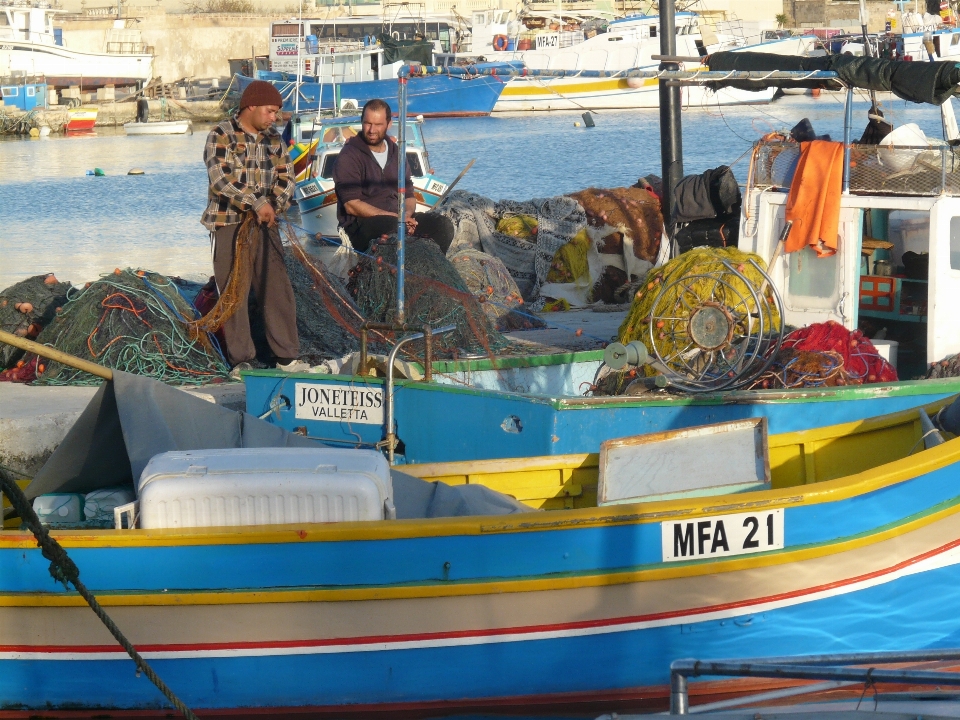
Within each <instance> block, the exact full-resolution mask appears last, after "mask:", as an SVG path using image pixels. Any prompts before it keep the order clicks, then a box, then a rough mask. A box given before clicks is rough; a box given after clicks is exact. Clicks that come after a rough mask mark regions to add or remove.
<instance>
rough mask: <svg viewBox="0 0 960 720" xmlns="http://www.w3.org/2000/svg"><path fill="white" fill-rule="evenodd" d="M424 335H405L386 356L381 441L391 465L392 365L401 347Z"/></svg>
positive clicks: (393, 438) (445, 329)
mask: <svg viewBox="0 0 960 720" xmlns="http://www.w3.org/2000/svg"><path fill="white" fill-rule="evenodd" d="M456 329H457V326H456V325H444V326H443V327H442V328H437V329H436V330H434V331H433V334H434V335H444V334H446V333H448V332H453V331H454V330H456ZM424 336H425V335H424V333H422V332H419V333H413V334H411V335H407V336H406V337H404V338H400V340H399V341H398V342H397V344H396V345H394V346H393V349H392V350H391V351H390V354H389V355H388V356H387V389H386V392H385V393H384V396H385V397H384V400H385V404H386V406H387V407H386V408H385V410H386V412H385V413H384V414H385V415H386V419H385V421H384V422H385V427H384V428H383V439H384V440H386V442H387V459H388V460H389V461H390V464H391V465H393V459H394V457H393V451H394V448H395V447H396V445H397V434H396V433H395V432H394V431H393V414H394V411H393V363H394V362H395V361H396V359H397V353H398V352H399V351H400V348H401V346H403V345H405V344H407V343H408V342H410V341H411V340H419V339H421V338H423V337H424Z"/></svg>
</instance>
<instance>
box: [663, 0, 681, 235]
mask: <svg viewBox="0 0 960 720" xmlns="http://www.w3.org/2000/svg"><path fill="white" fill-rule="evenodd" d="M675 13H676V5H675V2H674V0H661V1H660V54H661V55H668V56H674V55H676V54H677V26H676V18H675V17H674V15H675ZM660 69H661V70H678V69H679V65H677V63H675V62H662V63H660ZM659 85H660V163H661V165H662V167H663V170H662V172H663V223H664V226H666V227H667V229H668V231H669V232H672V230H673V228H672V226H671V223H670V216H671V215H672V214H673V190H674V188H675V187H676V186H677V184H678V183H679V182H680V180H681V179H682V178H683V141H682V135H683V132H682V128H681V121H680V86H679V85H676V84H673V85H670V84H668V83H667V81H666V80H660V82H659Z"/></svg>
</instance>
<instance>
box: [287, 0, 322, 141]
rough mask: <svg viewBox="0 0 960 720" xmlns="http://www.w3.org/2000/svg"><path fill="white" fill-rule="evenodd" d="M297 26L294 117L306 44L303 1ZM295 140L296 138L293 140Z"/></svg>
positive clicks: (298, 106) (298, 109)
mask: <svg viewBox="0 0 960 720" xmlns="http://www.w3.org/2000/svg"><path fill="white" fill-rule="evenodd" d="M299 23H300V24H299V25H297V89H296V94H295V95H294V96H293V112H294V115H299V114H300V83H301V81H302V79H303V75H302V74H301V69H302V68H303V60H302V59H301V57H300V50H301V48H303V44H304V43H305V42H306V38H305V37H304V34H303V0H300V21H299ZM317 109H318V110H319V109H320V103H319V101H318V102H317ZM294 139H296V138H294Z"/></svg>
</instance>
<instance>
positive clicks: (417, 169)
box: [407, 152, 423, 177]
mask: <svg viewBox="0 0 960 720" xmlns="http://www.w3.org/2000/svg"><path fill="white" fill-rule="evenodd" d="M407 167H408V168H410V174H411V175H413V176H414V177H421V176H422V175H423V166H422V165H421V164H420V157H419V156H418V155H417V154H416V153H415V152H408V153H407Z"/></svg>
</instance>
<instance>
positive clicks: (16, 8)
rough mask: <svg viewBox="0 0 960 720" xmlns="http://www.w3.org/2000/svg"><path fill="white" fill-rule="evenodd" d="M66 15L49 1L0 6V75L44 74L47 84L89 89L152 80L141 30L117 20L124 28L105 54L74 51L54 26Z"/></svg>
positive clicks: (112, 34) (109, 36)
mask: <svg viewBox="0 0 960 720" xmlns="http://www.w3.org/2000/svg"><path fill="white" fill-rule="evenodd" d="M31 5H32V6H31ZM62 12H63V10H56V9H53V8H51V7H50V5H49V3H39V2H37V3H23V2H16V3H14V2H9V0H5V1H4V2H3V3H0V77H7V76H13V75H15V74H16V75H35V76H43V77H44V79H45V81H46V84H47V85H48V86H52V87H55V88H68V87H71V86H77V87H80V88H84V89H87V90H89V89H96V88H100V87H104V86H106V85H115V86H116V87H122V86H126V85H138V84H141V83H145V82H147V81H149V80H150V78H151V77H152V76H153V54H152V53H151V52H149V51H148V48H147V46H146V44H145V43H143V42H142V38H141V37H140V32H139V31H138V30H135V29H126V27H125V24H126V23H125V22H124V21H118V22H121V27H120V28H113V29H111V30H108V31H107V32H106V43H105V47H104V52H83V51H80V50H74V49H72V48H69V47H67V46H65V45H64V43H63V37H62V33H61V31H60V29H59V28H54V26H53V21H54V18H55V17H56V15H57V14H58V13H62Z"/></svg>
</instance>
